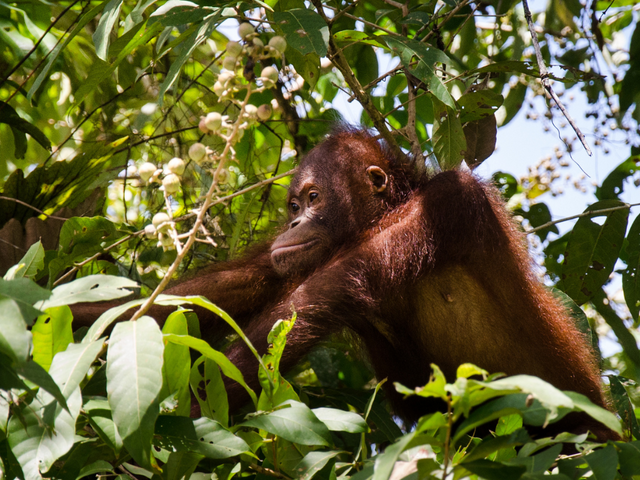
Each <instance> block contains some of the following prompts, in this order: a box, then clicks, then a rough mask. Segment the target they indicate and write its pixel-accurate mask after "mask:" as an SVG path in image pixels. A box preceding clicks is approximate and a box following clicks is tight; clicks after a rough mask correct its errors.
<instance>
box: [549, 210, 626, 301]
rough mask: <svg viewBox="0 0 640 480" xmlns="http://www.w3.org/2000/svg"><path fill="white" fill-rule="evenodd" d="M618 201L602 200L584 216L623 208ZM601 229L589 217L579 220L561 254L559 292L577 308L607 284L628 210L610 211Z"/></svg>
mask: <svg viewBox="0 0 640 480" xmlns="http://www.w3.org/2000/svg"><path fill="white" fill-rule="evenodd" d="M624 205H625V204H624V203H622V202H620V201H618V200H602V201H600V202H596V203H594V204H593V205H590V206H589V207H588V208H587V209H586V210H585V212H592V211H597V210H603V209H609V208H614V207H624ZM595 216H606V220H605V221H604V223H603V224H602V225H599V224H597V223H596V222H594V221H593V219H592V218H593V217H582V218H580V219H579V220H578V221H577V222H576V225H575V227H574V228H573V231H572V232H571V236H570V237H569V242H568V243H567V250H566V251H565V254H564V262H563V264H562V273H561V276H560V283H559V284H558V286H559V288H560V289H562V290H563V291H564V292H565V293H566V294H567V295H569V296H570V297H571V298H573V300H574V301H575V302H576V303H577V304H578V305H582V304H583V303H585V302H587V301H588V300H590V299H591V298H592V297H593V296H594V295H595V294H596V293H597V292H598V291H599V290H600V287H602V285H604V284H605V283H606V282H607V281H608V280H609V275H611V272H612V271H613V267H614V266H615V263H616V261H617V260H618V254H619V252H620V249H621V248H622V243H623V241H624V235H625V232H626V229H627V219H628V217H629V209H628V208H621V209H620V210H615V211H610V212H606V213H603V214H601V215H594V217H595Z"/></svg>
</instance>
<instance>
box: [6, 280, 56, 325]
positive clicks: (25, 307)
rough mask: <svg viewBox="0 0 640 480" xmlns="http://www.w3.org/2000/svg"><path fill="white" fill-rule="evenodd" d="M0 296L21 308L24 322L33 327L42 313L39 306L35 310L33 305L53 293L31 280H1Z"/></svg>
mask: <svg viewBox="0 0 640 480" xmlns="http://www.w3.org/2000/svg"><path fill="white" fill-rule="evenodd" d="M0 295H1V296H4V297H8V298H10V299H12V300H14V301H15V302H16V304H17V305H18V307H19V308H20V312H21V314H22V318H23V319H24V321H25V322H26V323H27V324H28V325H31V323H32V322H33V320H34V319H35V318H36V317H37V316H38V315H39V314H41V313H42V312H41V311H40V310H39V307H38V306H36V308H34V307H33V305H34V304H35V303H36V302H39V301H41V300H45V299H47V298H49V297H50V296H51V292H50V291H49V290H47V289H45V288H42V287H41V286H40V285H38V284H37V283H36V282H34V281H33V280H31V279H29V278H16V279H15V280H10V281H7V280H3V279H1V278H0Z"/></svg>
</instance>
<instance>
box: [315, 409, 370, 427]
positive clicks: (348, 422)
mask: <svg viewBox="0 0 640 480" xmlns="http://www.w3.org/2000/svg"><path fill="white" fill-rule="evenodd" d="M312 411H313V413H314V415H315V416H316V417H318V420H320V421H321V422H322V423H324V424H325V425H326V426H327V428H328V429H329V430H331V431H334V432H349V433H365V432H366V431H367V430H368V427H367V422H365V421H364V419H363V418H362V417H361V416H360V415H358V414H357V413H354V412H345V411H344V410H339V409H337V408H326V407H323V408H314V409H313V410H312Z"/></svg>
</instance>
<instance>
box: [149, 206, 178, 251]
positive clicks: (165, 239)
mask: <svg viewBox="0 0 640 480" xmlns="http://www.w3.org/2000/svg"><path fill="white" fill-rule="evenodd" d="M172 231H173V221H172V220H171V217H169V215H167V214H166V213H164V212H158V213H156V214H155V215H154V216H153V219H152V220H151V223H150V224H149V225H147V226H146V227H144V234H145V235H146V237H147V238H157V239H158V247H162V249H163V250H165V251H167V250H171V249H173V248H174V246H175V245H174V242H173V238H172V236H171V234H172Z"/></svg>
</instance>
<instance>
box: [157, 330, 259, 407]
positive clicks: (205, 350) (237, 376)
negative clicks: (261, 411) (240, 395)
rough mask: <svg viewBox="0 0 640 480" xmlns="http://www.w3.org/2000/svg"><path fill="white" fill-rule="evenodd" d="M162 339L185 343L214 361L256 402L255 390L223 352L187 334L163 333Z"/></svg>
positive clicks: (177, 343) (180, 343)
mask: <svg viewBox="0 0 640 480" xmlns="http://www.w3.org/2000/svg"><path fill="white" fill-rule="evenodd" d="M164 339H165V340H166V341H167V342H171V343H175V344H176V345H185V346H187V347H189V348H192V349H194V350H196V351H198V352H200V353H201V354H202V355H204V356H205V357H207V358H208V359H210V360H212V361H214V362H215V363H216V364H218V366H219V367H220V369H221V370H222V373H224V374H225V375H226V376H227V377H229V378H230V379H232V380H235V381H236V382H238V383H239V384H240V385H242V386H243V387H244V389H245V390H246V391H247V393H248V394H249V396H250V397H251V400H252V401H253V404H254V405H256V404H257V402H258V399H257V398H256V394H255V392H254V391H253V390H252V389H251V387H249V386H248V385H247V383H246V382H245V381H244V377H243V375H242V372H241V371H240V370H239V369H238V367H236V366H235V365H234V364H233V363H231V361H230V360H229V359H228V358H227V357H225V356H224V354H222V353H220V352H218V351H217V350H214V349H213V348H211V347H210V346H209V344H208V343H207V342H205V341H204V340H201V339H199V338H194V337H191V336H189V335H173V334H170V335H165V336H164Z"/></svg>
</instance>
